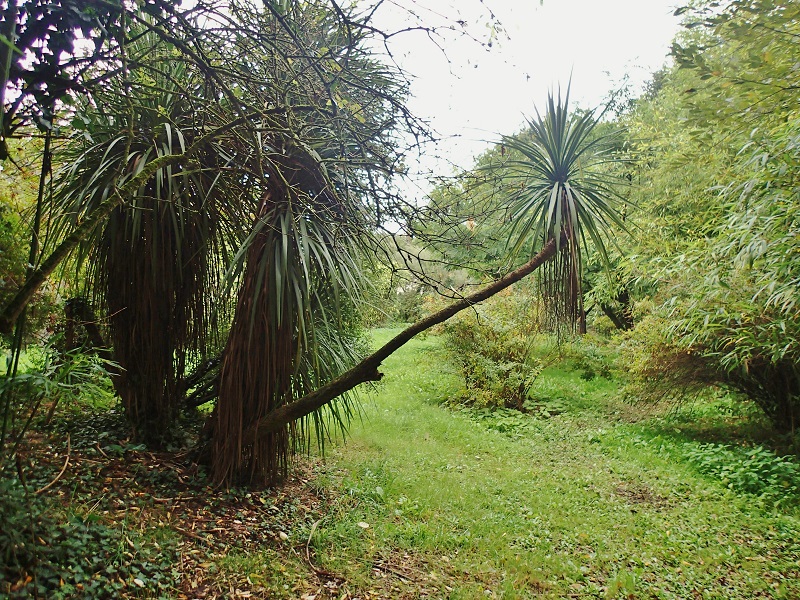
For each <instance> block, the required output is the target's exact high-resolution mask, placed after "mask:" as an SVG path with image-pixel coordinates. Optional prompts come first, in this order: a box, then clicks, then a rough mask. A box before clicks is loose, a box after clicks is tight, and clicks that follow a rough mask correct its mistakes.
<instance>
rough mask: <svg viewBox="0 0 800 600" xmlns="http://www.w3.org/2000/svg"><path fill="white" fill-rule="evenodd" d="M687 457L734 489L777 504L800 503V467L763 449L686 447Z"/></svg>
mask: <svg viewBox="0 0 800 600" xmlns="http://www.w3.org/2000/svg"><path fill="white" fill-rule="evenodd" d="M685 455H686V458H687V459H688V460H689V462H691V463H692V464H693V465H695V466H696V467H697V468H698V469H699V470H700V471H701V472H702V473H705V474H707V475H711V476H713V477H716V478H718V479H720V480H721V481H722V483H724V484H725V485H726V486H727V487H728V488H730V489H731V490H734V491H736V492H743V493H746V494H753V495H755V496H759V497H760V498H763V499H765V500H768V501H770V502H773V503H775V504H776V505H781V504H791V503H797V502H798V501H800V464H797V462H795V461H793V460H791V459H789V458H787V457H784V456H777V455H776V454H775V453H774V452H772V451H771V450H768V449H766V448H764V447H763V446H753V447H752V448H740V447H736V446H728V445H725V444H700V445H695V444H687V449H686V451H685Z"/></svg>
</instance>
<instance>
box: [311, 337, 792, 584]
mask: <svg viewBox="0 0 800 600" xmlns="http://www.w3.org/2000/svg"><path fill="white" fill-rule="evenodd" d="M392 333H393V332H392V331H389V330H381V331H378V332H377V333H376V334H375V335H376V343H380V342H381V341H382V340H385V339H387V338H388V336H389V335H391V334H392ZM438 344H439V341H438V338H436V337H434V336H431V337H428V338H426V339H424V340H416V341H413V342H412V343H411V344H409V345H408V346H407V347H406V348H404V349H402V350H401V351H400V352H398V353H397V354H395V355H394V356H392V357H391V358H390V359H388V360H387V361H386V363H385V364H384V369H383V370H384V371H385V373H386V376H385V379H384V382H383V383H382V384H381V386H380V388H379V390H378V391H377V393H376V394H374V395H373V396H371V397H370V398H369V399H368V400H367V401H366V403H365V407H364V418H363V422H361V423H354V425H353V427H352V431H351V437H350V439H349V440H348V441H347V442H346V443H345V444H337V445H335V447H333V448H329V450H328V454H327V457H326V460H325V463H324V466H323V468H322V474H321V475H320V476H319V477H318V478H317V480H316V481H315V482H314V485H315V486H318V487H319V488H320V489H325V490H331V491H333V492H334V497H335V500H334V501H333V502H332V503H331V505H330V510H329V512H328V513H327V514H326V515H324V517H323V519H322V520H321V521H320V522H319V523H318V525H317V527H316V528H315V530H314V534H313V538H312V540H311V548H312V549H313V551H314V552H315V560H316V562H317V564H319V565H321V566H322V567H323V568H324V569H326V570H328V571H331V572H334V573H337V574H339V575H340V576H342V577H343V578H344V579H346V580H347V581H348V584H349V586H350V587H351V589H355V590H359V589H361V590H365V593H368V592H369V590H371V589H378V590H383V591H382V592H380V593H384V594H385V593H389V595H391V596H394V597H416V596H417V595H424V594H428V595H432V596H434V597H446V598H486V597H498V598H529V597H544V598H564V597H578V598H629V597H631V598H695V597H697V598H754V597H771V598H798V597H800V536H798V533H800V527H799V525H798V524H799V521H798V511H797V510H796V509H794V508H784V509H782V511H781V510H778V509H775V508H774V507H773V506H771V505H769V504H765V503H764V502H763V501H761V502H759V500H758V499H757V498H755V497H754V496H752V495H749V494H739V493H736V492H735V491H734V490H731V489H728V488H727V487H726V486H725V485H724V482H722V481H718V480H715V479H714V478H712V477H708V476H706V475H703V474H702V473H700V472H699V471H698V470H697V468H696V467H695V466H693V465H692V464H691V463H690V462H689V461H687V460H686V459H685V451H684V450H685V445H686V444H691V443H694V442H692V441H690V440H687V439H686V437H685V436H684V435H683V434H682V433H681V432H680V429H679V428H675V431H674V432H672V434H671V433H670V431H669V429H665V427H664V422H663V420H655V421H654V420H652V419H651V420H643V421H640V422H638V423H636V424H631V423H627V422H625V421H624V420H623V419H621V418H620V416H621V415H623V414H624V412H625V406H624V405H622V404H621V403H620V401H619V400H618V391H617V386H616V384H615V383H614V382H613V381H610V380H608V379H604V378H600V377H596V378H594V379H592V380H591V381H588V382H587V381H584V380H582V379H581V378H580V377H579V376H578V373H576V372H574V371H570V370H569V369H568V368H565V367H563V366H560V365H555V366H552V367H550V368H548V369H547V370H546V371H545V372H544V373H543V374H542V376H541V377H540V379H539V380H538V381H537V384H536V386H535V387H534V390H533V392H532V396H533V401H532V402H533V406H534V407H535V408H536V409H535V410H532V411H531V413H529V414H527V415H522V414H519V413H512V412H511V411H496V412H494V413H490V412H489V411H485V410H484V411H472V410H460V411H459V410H452V409H448V408H445V407H443V406H442V404H443V403H445V402H446V401H448V400H449V399H450V398H451V397H452V396H453V395H454V393H455V392H456V391H457V390H458V389H459V387H460V386H461V385H462V383H461V381H460V380H459V377H458V375H457V373H456V372H455V370H454V369H452V368H449V367H447V366H446V362H445V361H444V360H443V358H442V355H441V353H440V349H439V345H438ZM548 406H550V407H552V408H553V410H548V409H547V407H548ZM537 407H538V408H537ZM542 407H543V408H542ZM673 434H674V435H673ZM364 525H369V527H366V528H365V527H364ZM309 534H310V530H308V531H302V532H299V533H298V536H299V537H300V538H301V539H303V538H305V537H307V536H308V535H309ZM387 590H388V592H387ZM380 593H379V595H380Z"/></svg>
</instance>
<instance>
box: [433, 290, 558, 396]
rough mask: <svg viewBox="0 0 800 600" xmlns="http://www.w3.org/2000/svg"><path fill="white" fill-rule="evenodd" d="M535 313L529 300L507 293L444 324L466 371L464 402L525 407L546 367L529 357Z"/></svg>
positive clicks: (449, 342) (455, 355) (448, 343)
mask: <svg viewBox="0 0 800 600" xmlns="http://www.w3.org/2000/svg"><path fill="white" fill-rule="evenodd" d="M531 313H532V308H531V302H530V300H529V299H528V298H526V297H524V296H523V295H522V294H520V293H519V292H516V293H515V292H513V291H506V292H503V293H501V294H498V295H497V296H495V297H494V298H492V299H491V300H489V301H487V302H485V303H483V304H481V305H479V306H476V307H475V308H474V309H473V310H471V311H463V312H461V313H459V314H458V315H456V316H455V317H453V318H452V319H450V320H449V321H448V322H447V323H446V324H445V326H444V328H443V330H444V336H445V347H446V349H447V350H448V352H449V354H450V355H451V357H452V358H453V360H454V361H455V362H456V363H457V364H458V366H459V368H460V369H461V373H462V374H463V375H464V382H465V384H466V394H465V395H464V398H463V400H464V402H465V404H474V405H477V406H487V407H506V408H515V409H518V410H521V409H523V407H524V403H525V400H526V399H527V397H528V391H529V390H530V387H531V385H532V384H533V382H534V380H535V379H536V377H537V376H538V375H539V373H540V372H541V370H542V364H541V362H540V361H538V360H536V359H534V358H532V357H531V356H530V348H531V341H532V339H533V336H534V335H535V333H536V331H535V327H536V326H535V323H536V322H537V320H536V319H535V318H533V317H532V314H531Z"/></svg>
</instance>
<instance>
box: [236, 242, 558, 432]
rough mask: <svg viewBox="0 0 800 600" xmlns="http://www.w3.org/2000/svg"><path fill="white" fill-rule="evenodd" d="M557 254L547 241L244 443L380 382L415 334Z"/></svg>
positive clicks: (277, 413)
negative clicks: (386, 364) (515, 266)
mask: <svg viewBox="0 0 800 600" xmlns="http://www.w3.org/2000/svg"><path fill="white" fill-rule="evenodd" d="M561 243H562V244H564V243H565V240H564V239H562V240H561ZM555 254H556V240H555V239H552V240H550V241H549V242H548V243H547V244H545V246H544V248H543V249H542V250H541V252H539V253H538V254H537V255H536V256H534V257H533V258H532V259H531V260H530V261H528V262H527V263H525V264H524V265H522V266H521V267H520V268H518V269H516V270H515V271H512V272H511V273H508V274H507V275H505V276H504V277H502V278H500V279H498V280H497V281H495V282H493V283H491V284H489V285H487V286H486V287H484V288H483V289H481V290H479V291H477V292H475V293H474V294H470V295H469V296H466V297H464V298H462V299H461V300H458V301H456V302H453V303H452V304H450V305H449V306H446V307H445V308H443V309H442V310H440V311H438V312H436V313H434V314H432V315H430V316H428V317H426V318H424V319H421V320H420V321H417V322H416V323H414V324H413V325H411V326H409V327H408V328H406V329H404V330H403V331H402V332H401V333H399V334H398V335H397V336H395V337H394V338H392V339H391V340H390V341H389V342H388V343H386V344H384V345H383V346H382V347H381V348H379V349H378V350H377V351H376V352H374V353H373V354H371V355H370V356H368V357H367V358H365V359H364V360H362V361H361V362H360V363H359V364H357V365H356V366H355V367H353V368H352V369H350V370H349V371H347V372H346V373H344V374H343V375H341V376H340V377H337V378H336V379H334V380H333V381H331V382H330V383H328V384H327V385H325V386H323V387H321V388H319V389H318V390H315V391H313V392H311V393H310V394H307V395H305V396H303V397H302V398H300V399H298V400H296V401H294V402H292V403H291V404H285V405H283V406H281V407H279V408H277V409H275V410H274V411H272V412H271V413H269V414H268V415H266V416H265V417H263V418H262V419H259V420H258V421H256V422H255V423H253V425H251V426H250V428H249V429H248V430H247V431H246V432H245V434H244V436H243V440H242V444H243V445H245V446H246V445H249V444H252V443H253V442H254V441H255V440H256V439H257V438H259V437H261V436H264V435H267V434H270V433H275V432H276V431H279V430H280V429H281V428H283V427H285V426H286V425H287V424H288V423H291V422H293V421H296V420H298V419H301V418H303V417H305V416H307V415H309V414H311V413H312V412H314V411H315V410H319V409H320V408H322V407H323V406H325V405H326V404H328V403H330V402H331V401H333V400H335V399H336V398H338V397H339V396H341V395H342V394H343V393H345V392H347V391H349V390H352V389H353V388H354V387H356V386H357V385H359V384H361V383H365V382H367V381H377V380H378V379H380V378H381V377H382V374H381V373H379V372H378V367H379V366H380V365H381V363H382V362H383V361H384V360H386V359H387V358H388V357H389V356H391V355H392V354H393V353H394V352H396V351H397V350H398V349H399V348H400V347H402V346H404V345H405V344H406V343H407V342H409V341H410V340H411V339H412V338H413V337H414V336H416V335H417V334H419V333H422V332H423V331H426V330H428V329H430V328H431V327H433V326H434V325H438V324H439V323H443V322H445V321H446V320H447V319H449V318H450V317H452V316H453V315H455V314H457V313H459V312H461V311H462V310H464V309H465V308H469V307H471V306H474V305H475V304H478V303H479V302H482V301H484V300H486V299H487V298H490V297H492V296H494V295H495V294H497V293H498V292H501V291H502V290H504V289H506V288H507V287H509V286H510V285H512V284H514V283H516V282H517V281H520V280H521V279H523V278H525V277H527V276H528V275H530V274H531V273H533V272H534V271H535V270H536V269H538V268H539V267H540V266H542V265H543V264H544V263H545V262H547V261H548V260H550V259H551V258H552V257H553V256H555Z"/></svg>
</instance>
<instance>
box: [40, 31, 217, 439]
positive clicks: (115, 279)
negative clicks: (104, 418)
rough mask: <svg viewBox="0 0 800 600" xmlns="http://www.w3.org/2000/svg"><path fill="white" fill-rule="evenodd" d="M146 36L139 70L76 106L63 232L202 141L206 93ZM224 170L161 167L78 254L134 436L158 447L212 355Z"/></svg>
mask: <svg viewBox="0 0 800 600" xmlns="http://www.w3.org/2000/svg"><path fill="white" fill-rule="evenodd" d="M139 34H140V35H139V36H138V37H137V39H136V41H135V42H134V43H130V44H128V46H127V52H128V57H127V58H128V60H129V61H131V62H133V63H136V64H138V68H137V69H131V70H130V72H129V73H128V74H127V75H126V76H125V78H124V80H122V79H121V78H119V77H117V78H113V79H112V80H111V81H110V82H109V83H108V86H107V87H106V89H105V90H102V91H98V92H97V93H95V94H93V95H92V96H90V97H88V98H86V99H85V100H83V102H82V104H81V105H80V106H79V107H78V110H77V113H76V118H75V124H76V125H77V126H78V128H79V129H78V131H77V132H76V133H75V135H74V139H73V142H72V143H71V144H70V145H68V147H67V149H66V150H65V154H64V155H63V160H64V164H65V168H64V169H63V170H62V171H61V173H60V174H59V184H58V186H57V189H56V193H55V196H54V200H55V202H56V205H55V208H54V213H55V214H57V215H60V217H59V218H58V219H57V221H56V225H57V229H59V230H62V231H69V230H70V229H74V228H75V226H76V225H77V224H78V223H80V222H81V221H83V220H85V219H87V218H89V217H90V215H92V213H93V212H94V211H96V210H97V209H98V207H99V206H100V205H101V204H102V203H103V202H104V201H106V200H107V199H108V198H109V196H110V195H111V194H112V192H113V190H114V189H115V188H117V187H119V186H121V185H124V184H125V183H126V182H127V181H128V180H130V179H131V178H133V177H135V176H136V175H137V174H138V173H141V172H142V170H143V169H145V168H146V167H147V165H148V164H150V163H152V162H153V161H156V160H158V159H159V158H160V157H163V156H168V155H176V154H180V153H182V152H185V151H186V149H187V147H188V146H190V145H191V144H192V142H193V141H195V139H196V138H197V137H199V134H200V133H201V132H200V130H199V129H198V128H197V122H196V120H195V115H196V113H197V112H198V107H197V106H196V105H194V104H193V102H192V100H193V99H195V98H197V96H198V95H202V92H203V90H202V86H201V85H198V84H197V77H196V75H194V74H193V73H192V71H191V69H190V68H189V67H188V66H187V64H186V63H185V62H182V61H179V60H175V57H174V55H173V54H172V53H171V52H170V48H169V47H164V45H163V44H159V43H158V40H157V39H154V36H153V35H152V34H147V33H143V32H139ZM98 108H101V110H98ZM220 166H221V165H220V163H219V162H218V157H217V156H215V155H214V154H213V153H210V152H204V153H200V155H199V156H198V157H197V158H196V159H195V164H194V165H193V167H194V168H188V167H187V165H185V164H184V165H183V166H181V165H170V166H166V167H164V168H159V169H157V170H156V171H155V172H154V173H153V174H152V175H151V176H150V177H149V178H148V179H147V180H146V181H144V182H142V185H141V186H140V187H139V188H138V189H137V190H136V191H135V192H134V193H133V194H132V195H131V196H130V197H129V198H128V202H126V203H125V204H124V205H120V206H118V207H117V208H116V209H114V210H113V212H111V214H110V215H109V216H108V218H107V219H106V220H105V221H103V222H102V224H101V226H99V227H96V228H95V229H94V230H93V231H92V232H91V234H90V235H89V236H88V237H87V238H86V239H85V240H83V244H82V247H81V252H80V253H79V255H80V260H81V261H82V260H84V259H85V260H86V261H87V263H88V274H89V281H88V284H87V287H88V291H89V293H91V294H92V295H93V296H94V298H95V301H96V303H97V304H98V305H100V306H102V307H104V309H105V311H104V312H105V313H106V314H107V315H108V317H107V326H108V331H109V340H108V341H109V342H110V345H111V347H112V357H113V360H114V361H115V362H116V363H117V364H119V365H120V367H121V369H120V370H119V371H118V372H117V373H116V374H115V375H114V377H113V380H114V384H115V388H116V390H117V393H118V394H119V396H120V398H121V401H122V405H123V407H124V409H125V412H126V415H127V417H128V419H129V421H130V422H131V424H132V426H133V428H134V435H135V436H136V438H137V439H139V440H141V441H145V442H147V443H148V444H150V445H153V446H160V445H162V444H163V443H164V442H165V441H166V436H167V434H168V432H169V429H170V427H171V426H172V424H173V423H174V420H175V417H176V415H177V411H178V408H179V406H180V403H181V400H182V398H183V389H182V379H183V376H184V371H185V369H186V361H187V357H188V356H189V355H190V354H191V353H201V354H202V353H203V351H204V349H205V347H206V338H207V336H208V334H209V322H208V316H209V306H208V301H209V287H210V285H211V282H213V280H214V277H215V275H216V274H217V273H218V272H219V268H217V267H216V265H215V261H216V257H215V252H214V250H215V247H214V240H215V238H216V229H217V228H218V227H219V222H220V219H219V218H218V216H217V215H216V214H215V213H216V211H217V204H218V200H219V197H218V196H219V194H218V189H219V188H218V186H216V187H215V185H214V184H215V177H217V175H216V174H215V171H216V170H217V169H219V167H220Z"/></svg>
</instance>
